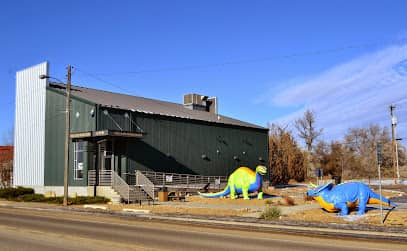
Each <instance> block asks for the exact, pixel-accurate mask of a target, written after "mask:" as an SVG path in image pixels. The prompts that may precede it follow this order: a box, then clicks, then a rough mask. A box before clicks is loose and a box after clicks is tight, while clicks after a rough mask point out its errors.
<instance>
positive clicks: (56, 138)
mask: <svg viewBox="0 0 407 251" xmlns="http://www.w3.org/2000/svg"><path fill="white" fill-rule="evenodd" d="M65 99H66V96H65V94H64V93H63V92H61V91H55V90H53V89H51V88H49V89H48V90H47V106H46V107H47V109H46V131H45V142H46V144H45V152H46V154H45V181H44V183H45V185H46V186H62V185H63V184H64V157H65V156H64V150H65V112H64V111H65V105H66V103H65ZM92 110H94V111H95V106H94V105H92V104H90V103H86V102H83V101H81V100H78V99H76V98H74V97H73V98H72V100H71V132H85V131H94V130H95V127H96V111H95V113H94V114H93V116H92V113H91V111H92ZM77 113H79V114H78V116H77ZM92 154H93V153H89V155H90V156H89V157H88V158H89V159H87V158H85V162H84V173H85V174H86V173H87V170H88V168H89V167H90V166H91V163H90V161H91V160H92V156H91V155H92ZM72 170H73V144H72V143H71V144H70V147H69V185H70V186H86V185H87V175H85V176H84V178H83V180H74V179H73V171H72Z"/></svg>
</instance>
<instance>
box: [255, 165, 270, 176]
mask: <svg viewBox="0 0 407 251" xmlns="http://www.w3.org/2000/svg"><path fill="white" fill-rule="evenodd" d="M256 173H259V174H260V175H265V174H266V173H267V167H265V166H261V165H259V166H257V167H256Z"/></svg>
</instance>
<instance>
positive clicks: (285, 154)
mask: <svg viewBox="0 0 407 251" xmlns="http://www.w3.org/2000/svg"><path fill="white" fill-rule="evenodd" d="M269 149H270V152H269V155H270V157H269V159H270V173H271V180H270V181H271V183H272V184H273V185H277V184H286V183H287V182H288V181H289V180H290V179H295V180H296V181H303V180H304V179H305V171H306V169H305V166H304V155H303V153H302V152H301V150H300V148H299V147H298V146H297V143H296V142H295V140H294V137H293V136H292V135H291V133H290V132H289V131H286V129H285V128H283V127H280V126H277V125H274V124H273V125H271V126H270V135H269Z"/></svg>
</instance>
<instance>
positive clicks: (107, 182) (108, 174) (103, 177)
mask: <svg viewBox="0 0 407 251" xmlns="http://www.w3.org/2000/svg"><path fill="white" fill-rule="evenodd" d="M113 173H114V172H113V171H112V170H99V171H98V176H99V182H98V183H99V186H111V185H112V174H113ZM95 184H96V170H89V171H88V185H89V186H94V185H95Z"/></svg>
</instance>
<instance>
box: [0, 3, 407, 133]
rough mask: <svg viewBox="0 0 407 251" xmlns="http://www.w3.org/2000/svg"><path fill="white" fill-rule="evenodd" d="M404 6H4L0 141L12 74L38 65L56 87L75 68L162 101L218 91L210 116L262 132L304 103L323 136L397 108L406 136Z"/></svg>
mask: <svg viewBox="0 0 407 251" xmlns="http://www.w3.org/2000/svg"><path fill="white" fill-rule="evenodd" d="M328 2H329V3H328ZM405 10H407V2H406V1H357V2H356V1H69V2H66V1H42V0H38V1H19V0H15V1H3V2H2V3H1V8H0V31H1V35H0V56H1V60H0V92H1V94H2V95H1V98H0V105H1V107H2V109H1V111H0V139H1V135H2V134H4V133H5V132H6V131H7V130H9V128H11V127H12V125H13V120H14V95H15V72H16V71H17V70H20V69H23V68H25V67H28V66H31V65H34V64H37V63H40V62H43V61H45V60H48V61H49V62H50V64H51V73H52V75H53V76H55V77H57V78H59V79H62V80H65V71H66V69H65V68H66V66H67V65H68V64H72V65H74V66H75V67H77V69H76V70H75V69H74V73H73V77H72V81H73V83H74V84H78V85H82V86H88V87H94V88H99V89H105V90H110V91H116V92H126V93H128V94H133V95H139V96H144V97H149V98H155V99H161V100H167V101H172V102H181V101H182V95H183V94H185V93H191V92H195V93H200V94H204V95H208V96H217V97H218V99H219V111H220V113H222V114H224V115H227V116H231V117H235V118H238V119H241V120H245V121H249V122H252V123H256V124H259V125H263V126H266V125H267V123H269V122H276V123H280V124H283V125H289V126H290V125H291V123H292V121H293V120H294V119H296V118H298V116H300V115H301V113H302V112H303V111H304V109H306V108H310V109H313V110H315V112H316V114H317V122H318V126H320V127H324V134H323V138H322V139H325V140H331V139H340V138H341V137H342V136H343V134H344V132H346V129H347V128H349V127H351V126H365V125H367V124H369V123H379V124H381V125H388V124H389V121H390V120H389V112H388V106H389V105H390V104H391V103H396V105H397V108H396V115H397V116H398V119H399V125H398V128H397V131H398V135H399V137H407V123H406V122H405V121H407V117H406V115H407V113H406V111H407V88H406V85H407V61H405V60H407V27H406V24H407V16H406V15H405ZM364 45H365V46H364ZM195 66H196V67H195ZM81 70H82V71H81ZM84 72H87V73H91V74H93V75H92V76H94V75H96V76H98V78H97V79H96V78H94V77H91V76H89V75H87V74H85V73H84ZM101 80H103V81H101ZM124 90H126V91H124Z"/></svg>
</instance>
